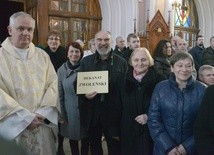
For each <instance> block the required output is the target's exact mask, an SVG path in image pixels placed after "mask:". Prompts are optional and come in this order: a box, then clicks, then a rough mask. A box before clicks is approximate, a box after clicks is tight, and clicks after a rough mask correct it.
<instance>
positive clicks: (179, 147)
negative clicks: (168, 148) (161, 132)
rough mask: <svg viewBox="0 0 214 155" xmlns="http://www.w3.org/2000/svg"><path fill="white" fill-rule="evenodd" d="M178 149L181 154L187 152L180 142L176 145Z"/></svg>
mask: <svg viewBox="0 0 214 155" xmlns="http://www.w3.org/2000/svg"><path fill="white" fill-rule="evenodd" d="M178 151H179V152H180V154H181V155H186V154H187V152H186V150H185V148H184V147H183V145H182V144H180V145H179V146H178Z"/></svg>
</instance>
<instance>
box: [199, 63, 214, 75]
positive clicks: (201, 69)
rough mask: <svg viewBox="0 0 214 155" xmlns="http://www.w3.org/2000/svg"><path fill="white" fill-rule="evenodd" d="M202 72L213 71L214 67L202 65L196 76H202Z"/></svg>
mask: <svg viewBox="0 0 214 155" xmlns="http://www.w3.org/2000/svg"><path fill="white" fill-rule="evenodd" d="M204 70H214V67H213V66H211V65H203V66H201V67H200V68H199V70H198V75H199V76H203V74H202V72H203V71H204Z"/></svg>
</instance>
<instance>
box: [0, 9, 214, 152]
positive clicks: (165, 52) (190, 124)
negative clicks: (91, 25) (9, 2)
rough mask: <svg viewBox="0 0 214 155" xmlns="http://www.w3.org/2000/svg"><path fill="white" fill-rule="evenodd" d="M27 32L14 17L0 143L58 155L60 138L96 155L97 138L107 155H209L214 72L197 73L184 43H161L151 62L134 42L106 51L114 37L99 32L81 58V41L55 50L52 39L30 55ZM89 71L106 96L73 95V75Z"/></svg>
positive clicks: (0, 84)
mask: <svg viewBox="0 0 214 155" xmlns="http://www.w3.org/2000/svg"><path fill="white" fill-rule="evenodd" d="M34 29H35V20H34V19H33V18H32V17H31V16H30V15H29V14H26V13H24V12H17V13H14V14H13V15H12V16H11V17H10V22H9V26H8V32H9V35H10V37H8V38H7V39H6V40H5V41H4V42H3V43H2V47H1V48H0V64H1V67H0V77H1V78H0V101H1V104H0V111H1V112H0V137H1V138H4V139H6V140H8V141H15V142H16V143H17V144H18V146H21V147H22V148H24V149H23V150H24V151H26V153H28V154H32V155H45V154H48V155H54V154H56V152H57V153H58V154H59V155H62V154H64V151H63V139H64V137H66V138H68V139H69V144H70V147H71V153H72V154H73V155H80V154H81V155H88V154H89V151H90V154H92V155H102V154H103V149H102V136H103V135H104V136H105V140H106V142H107V148H108V154H109V155H120V154H121V155H132V154H134V155H151V154H154V155H162V154H163V155H165V154H167V155H195V154H197V153H198V154H201V155H202V154H213V153H214V143H213V140H214V132H213V131H214V125H213V124H214V122H213V119H212V116H213V115H214V114H213V110H214V106H213V103H212V102H213V101H214V98H213V96H212V93H213V92H214V86H209V87H208V88H207V85H212V84H213V83H212V82H213V80H207V77H208V76H214V75H213V73H212V74H210V73H209V75H208V74H207V72H208V71H210V70H211V71H212V72H213V71H214V70H213V67H212V66H211V67H210V65H206V66H202V67H199V68H196V65H195V62H194V58H193V56H192V55H191V54H190V53H188V52H186V49H185V48H183V47H182V46H184V44H185V43H182V42H179V40H181V38H180V39H178V40H176V42H175V44H177V46H179V45H180V46H181V47H182V48H180V49H181V51H179V50H178V49H176V48H175V49H174V48H173V46H174V45H173V44H172V43H171V42H170V41H167V40H161V41H160V42H159V43H158V44H157V47H156V49H155V50H154V56H153V57H154V58H153V57H152V56H151V54H150V52H149V51H148V49H146V48H143V47H140V39H139V37H138V36H137V35H136V34H134V33H131V34H129V35H128V36H127V45H128V46H127V47H125V40H124V39H123V37H121V36H119V37H117V38H116V42H117V45H116V48H115V50H113V49H112V36H111V33H110V32H109V31H103V30H101V31H99V32H97V33H96V34H95V37H94V39H93V40H91V43H90V47H91V50H92V51H91V53H89V54H88V53H87V56H86V55H85V57H84V52H83V47H82V46H83V45H81V44H80V43H78V41H75V42H71V43H68V45H67V46H66V48H64V47H62V46H60V40H61V36H60V34H59V33H58V32H56V31H52V32H50V33H49V35H48V37H47V44H48V46H47V48H45V50H42V49H41V48H37V47H35V45H34V44H33V43H32V39H33V33H34ZM213 40H214V39H213ZM182 51H183V52H182ZM209 54H210V53H209ZM83 57H84V58H83ZM90 71H108V83H109V86H108V87H109V88H108V89H109V90H108V93H97V92H96V91H94V90H91V92H90V93H87V94H82V95H77V94H76V77H77V73H78V72H90ZM197 71H198V72H199V74H198V76H197V75H196V76H194V72H196V73H197ZM197 79H200V80H201V81H208V82H207V83H206V82H205V83H206V84H207V85H205V84H204V83H202V82H199V81H198V80H197ZM205 79H206V80H205ZM209 82H210V83H209ZM57 135H58V136H57ZM56 139H58V149H56ZM79 141H81V149H80V150H79V148H80V146H79V145H78V144H79ZM23 150H22V151H23Z"/></svg>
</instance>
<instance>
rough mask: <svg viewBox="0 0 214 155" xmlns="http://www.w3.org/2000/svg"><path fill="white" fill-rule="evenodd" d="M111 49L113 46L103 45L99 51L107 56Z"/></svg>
mask: <svg viewBox="0 0 214 155" xmlns="http://www.w3.org/2000/svg"><path fill="white" fill-rule="evenodd" d="M110 51H111V48H110V47H109V46H108V47H105V46H102V47H99V48H98V49H97V52H98V53H99V54H100V55H101V56H107V55H108V54H109V52H110Z"/></svg>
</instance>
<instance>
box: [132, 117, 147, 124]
mask: <svg viewBox="0 0 214 155" xmlns="http://www.w3.org/2000/svg"><path fill="white" fill-rule="evenodd" d="M135 120H136V121H137V122H138V123H139V124H142V125H144V124H146V123H147V120H148V116H147V114H142V115H139V116H137V117H136V118H135Z"/></svg>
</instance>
